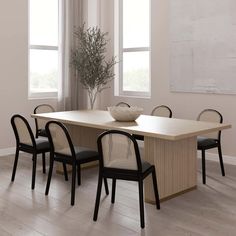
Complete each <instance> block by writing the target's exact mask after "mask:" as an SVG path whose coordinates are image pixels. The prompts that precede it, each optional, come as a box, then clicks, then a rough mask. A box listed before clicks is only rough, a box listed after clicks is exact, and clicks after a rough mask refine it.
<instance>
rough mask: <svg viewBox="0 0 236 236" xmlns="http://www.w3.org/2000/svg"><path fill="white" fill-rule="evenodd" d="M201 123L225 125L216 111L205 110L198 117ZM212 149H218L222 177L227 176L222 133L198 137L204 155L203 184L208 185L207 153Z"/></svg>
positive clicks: (198, 144)
mask: <svg viewBox="0 0 236 236" xmlns="http://www.w3.org/2000/svg"><path fill="white" fill-rule="evenodd" d="M197 120H199V121H208V122H217V123H223V116H222V115H221V113H220V112H219V111H216V110H214V109H205V110H203V111H202V112H201V113H200V114H199V115H198V117H197ZM211 148H217V149H218V155H219V161H220V167H221V173H222V176H225V169H224V162H223V156H222V150H221V131H217V132H214V133H211V134H206V135H204V136H198V137H197V149H198V150H200V151H201V153H202V182H203V184H206V160H205V151H206V150H208V149H211Z"/></svg>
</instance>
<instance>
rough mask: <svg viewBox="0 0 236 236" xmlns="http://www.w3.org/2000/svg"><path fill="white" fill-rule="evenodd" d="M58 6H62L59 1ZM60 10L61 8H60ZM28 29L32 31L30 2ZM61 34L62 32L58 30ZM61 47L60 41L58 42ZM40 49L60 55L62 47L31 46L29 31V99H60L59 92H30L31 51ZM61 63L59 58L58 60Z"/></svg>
mask: <svg viewBox="0 0 236 236" xmlns="http://www.w3.org/2000/svg"><path fill="white" fill-rule="evenodd" d="M58 4H60V2H59V0H58ZM59 9H60V8H59ZM59 11H60V10H59ZM59 17H60V13H59V12H58V22H59V28H60V18H59ZM28 29H30V0H28ZM58 32H59V33H60V30H59V29H58ZM58 45H59V41H58ZM31 49H39V50H55V51H58V53H60V46H49V45H31V44H30V30H28V98H29V99H48V98H49V99H55V98H57V97H58V91H55V92H43V91H42V92H32V91H31V90H30V50H31ZM58 61H59V58H58Z"/></svg>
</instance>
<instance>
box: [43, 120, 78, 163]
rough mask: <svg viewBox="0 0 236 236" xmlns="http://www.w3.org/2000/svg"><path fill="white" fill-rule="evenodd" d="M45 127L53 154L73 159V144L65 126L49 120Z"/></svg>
mask: <svg viewBox="0 0 236 236" xmlns="http://www.w3.org/2000/svg"><path fill="white" fill-rule="evenodd" d="M45 129H46V132H47V134H48V140H49V143H50V146H51V151H52V152H53V153H55V154H61V155H63V156H68V157H71V158H72V159H73V158H74V159H75V150H74V146H73V143H72V140H71V137H70V135H69V132H68V130H67V128H66V127H65V126H64V125H63V124H62V123H60V122H58V121H49V122H47V124H46V127H45Z"/></svg>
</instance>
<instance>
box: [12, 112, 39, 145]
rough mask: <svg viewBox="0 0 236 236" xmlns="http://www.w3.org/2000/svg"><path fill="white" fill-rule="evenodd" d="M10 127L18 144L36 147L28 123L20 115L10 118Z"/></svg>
mask: <svg viewBox="0 0 236 236" xmlns="http://www.w3.org/2000/svg"><path fill="white" fill-rule="evenodd" d="M11 125H12V128H13V131H14V134H15V138H16V142H17V145H18V144H26V145H30V146H33V147H36V143H35V139H34V134H33V131H32V129H31V128H30V125H29V123H28V121H27V120H26V119H25V118H24V117H23V116H21V115H19V114H15V115H13V116H12V117H11Z"/></svg>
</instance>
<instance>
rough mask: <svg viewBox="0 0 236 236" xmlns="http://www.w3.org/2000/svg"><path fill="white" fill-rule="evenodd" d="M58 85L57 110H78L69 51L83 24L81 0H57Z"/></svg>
mask: <svg viewBox="0 0 236 236" xmlns="http://www.w3.org/2000/svg"><path fill="white" fill-rule="evenodd" d="M59 3H60V4H59V5H60V8H59V9H60V10H59V14H60V16H59V19H60V24H59V25H60V28H59V31H60V32H59V35H60V40H59V45H60V49H61V50H60V56H59V68H60V72H59V83H58V109H59V110H76V109H79V90H80V88H79V86H80V85H79V81H78V80H77V79H76V74H75V71H74V69H73V67H71V65H70V57H71V56H70V55H71V50H72V49H73V47H74V46H75V41H74V30H75V28H76V27H78V26H80V25H81V24H82V22H83V15H82V13H83V0H59Z"/></svg>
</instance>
